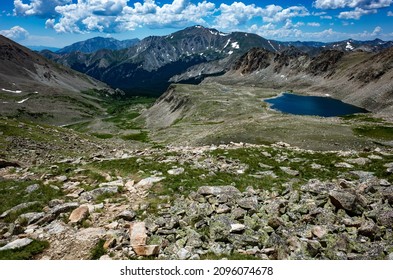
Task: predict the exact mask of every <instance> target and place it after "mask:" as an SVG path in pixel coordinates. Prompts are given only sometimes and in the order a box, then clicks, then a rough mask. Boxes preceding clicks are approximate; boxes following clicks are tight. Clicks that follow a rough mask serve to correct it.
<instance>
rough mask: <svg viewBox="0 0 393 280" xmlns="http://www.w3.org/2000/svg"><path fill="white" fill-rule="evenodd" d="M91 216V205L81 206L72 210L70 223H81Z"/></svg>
mask: <svg viewBox="0 0 393 280" xmlns="http://www.w3.org/2000/svg"><path fill="white" fill-rule="evenodd" d="M88 216H89V207H87V206H79V207H78V208H76V209H75V210H74V211H72V213H71V215H70V217H69V218H68V219H69V221H70V224H79V223H81V222H82V221H83V220H85V219H86V218H87V217H88Z"/></svg>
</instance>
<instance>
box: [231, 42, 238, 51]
mask: <svg viewBox="0 0 393 280" xmlns="http://www.w3.org/2000/svg"><path fill="white" fill-rule="evenodd" d="M231 46H232V48H234V49H240V46H239V43H238V42H233V43H232V44H231Z"/></svg>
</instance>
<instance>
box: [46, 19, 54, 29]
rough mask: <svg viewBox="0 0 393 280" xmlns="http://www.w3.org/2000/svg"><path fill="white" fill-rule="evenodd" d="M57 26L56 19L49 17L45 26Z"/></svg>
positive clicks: (49, 27) (50, 27)
mask: <svg viewBox="0 0 393 280" xmlns="http://www.w3.org/2000/svg"><path fill="white" fill-rule="evenodd" d="M54 26H55V19H47V20H46V21H45V28H47V29H52V28H53V27H54Z"/></svg>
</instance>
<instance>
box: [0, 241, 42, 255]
mask: <svg viewBox="0 0 393 280" xmlns="http://www.w3.org/2000/svg"><path fill="white" fill-rule="evenodd" d="M48 247H49V242H48V241H39V240H33V242H31V243H30V244H29V245H27V246H26V247H23V248H19V249H13V250H5V251H0V260H32V259H34V256H36V255H38V254H40V253H42V252H43V251H44V250H45V249H47V248H48Z"/></svg>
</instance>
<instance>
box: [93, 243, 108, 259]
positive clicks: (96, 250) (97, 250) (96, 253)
mask: <svg viewBox="0 0 393 280" xmlns="http://www.w3.org/2000/svg"><path fill="white" fill-rule="evenodd" d="M104 244H105V239H100V240H99V241H98V243H97V244H96V246H94V247H93V248H92V249H91V251H90V259H91V260H98V259H99V258H101V256H103V255H105V254H106V250H105V249H104Z"/></svg>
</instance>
